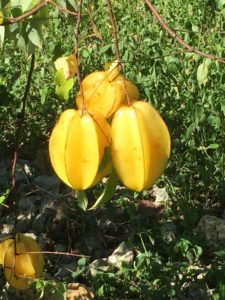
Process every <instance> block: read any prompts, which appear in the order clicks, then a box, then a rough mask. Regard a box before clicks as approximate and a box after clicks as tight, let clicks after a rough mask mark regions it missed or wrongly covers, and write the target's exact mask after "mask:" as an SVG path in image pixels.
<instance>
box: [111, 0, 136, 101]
mask: <svg viewBox="0 0 225 300" xmlns="http://www.w3.org/2000/svg"><path fill="white" fill-rule="evenodd" d="M106 2H107V5H108V8H109V16H110V22H111V25H112V31H113V40H114V48H115V52H116V58H117V60H118V64H119V67H120V68H121V70H122V73H124V68H123V65H122V62H121V57H120V50H119V43H118V36H117V28H116V21H115V18H114V14H113V9H112V4H111V0H106ZM123 82H124V88H125V95H126V99H127V103H128V105H131V101H130V97H129V94H128V92H127V87H126V83H125V78H124V77H123Z"/></svg>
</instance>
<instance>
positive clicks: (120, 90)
mask: <svg viewBox="0 0 225 300" xmlns="http://www.w3.org/2000/svg"><path fill="white" fill-rule="evenodd" d="M82 89H83V96H84V103H85V106H86V108H87V109H88V110H90V109H94V110H97V111H99V112H100V113H101V114H102V115H103V116H104V117H105V118H108V117H110V116H111V115H112V114H114V113H115V111H116V110H117V109H119V107H120V106H121V105H123V104H124V101H125V99H126V93H127V94H128V96H129V98H130V99H138V98H139V91H138V88H137V87H136V85H135V84H134V83H133V82H132V81H130V80H127V79H126V78H124V77H123V76H122V75H119V73H118V71H117V70H116V72H112V73H109V70H107V71H98V72H93V73H91V74H89V75H88V76H87V77H85V78H84V80H83V82H82ZM82 100H83V99H82V93H81V91H80V92H79V94H78V95H77V98H76V103H77V106H78V108H79V109H81V108H82Z"/></svg>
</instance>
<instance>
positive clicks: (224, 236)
mask: <svg viewBox="0 0 225 300" xmlns="http://www.w3.org/2000/svg"><path fill="white" fill-rule="evenodd" d="M194 232H195V233H196V234H201V235H202V236H203V237H204V238H205V242H206V244H207V246H208V247H209V249H210V250H212V251H215V250H218V249H220V248H221V247H224V244H225V220H223V219H219V218H217V217H215V216H210V215H205V216H203V217H202V218H201V219H200V221H199V223H198V226H197V228H196V229H195V230H194Z"/></svg>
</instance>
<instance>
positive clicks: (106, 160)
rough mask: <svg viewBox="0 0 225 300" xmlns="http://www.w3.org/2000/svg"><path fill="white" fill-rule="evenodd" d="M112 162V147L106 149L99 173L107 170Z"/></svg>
mask: <svg viewBox="0 0 225 300" xmlns="http://www.w3.org/2000/svg"><path fill="white" fill-rule="evenodd" d="M110 160H111V149H110V147H106V148H105V149H104V155H103V158H102V161H101V163H100V166H99V168H98V173H100V172H102V171H103V170H104V169H105V167H106V166H107V164H108V163H109V162H110Z"/></svg>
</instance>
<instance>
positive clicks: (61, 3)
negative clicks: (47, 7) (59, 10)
mask: <svg viewBox="0 0 225 300" xmlns="http://www.w3.org/2000/svg"><path fill="white" fill-rule="evenodd" d="M56 3H58V4H59V5H60V6H61V7H63V8H66V1H65V0H57V1H56Z"/></svg>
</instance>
